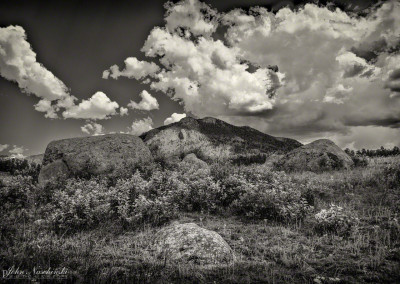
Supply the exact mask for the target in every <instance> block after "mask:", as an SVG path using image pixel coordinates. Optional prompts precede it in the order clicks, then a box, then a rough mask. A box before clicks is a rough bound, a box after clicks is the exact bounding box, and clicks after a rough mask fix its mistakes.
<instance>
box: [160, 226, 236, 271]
mask: <svg viewBox="0 0 400 284" xmlns="http://www.w3.org/2000/svg"><path fill="white" fill-rule="evenodd" d="M154 247H155V250H156V253H157V255H158V257H159V258H162V259H165V258H166V259H167V260H172V261H178V262H185V263H187V262H193V263H196V264H221V263H229V262H231V261H233V260H234V254H233V251H232V249H231V248H230V246H229V245H228V244H227V242H226V241H225V240H224V239H223V238H222V237H221V236H220V235H219V234H218V233H217V232H214V231H210V230H207V229H204V228H201V227H199V226H198V225H196V224H194V223H186V224H178V223H173V224H172V225H170V226H168V227H165V228H163V229H161V230H160V231H158V232H157V234H156V236H155V241H154Z"/></svg>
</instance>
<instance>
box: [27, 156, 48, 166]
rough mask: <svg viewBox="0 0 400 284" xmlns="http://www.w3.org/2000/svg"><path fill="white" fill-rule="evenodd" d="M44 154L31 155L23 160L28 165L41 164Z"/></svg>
mask: <svg viewBox="0 0 400 284" xmlns="http://www.w3.org/2000/svg"><path fill="white" fill-rule="evenodd" d="M43 156H44V154H37V155H31V156H28V157H26V158H25V160H28V162H30V163H36V164H42V161H43Z"/></svg>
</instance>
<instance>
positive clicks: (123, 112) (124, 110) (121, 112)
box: [119, 107, 128, 116]
mask: <svg viewBox="0 0 400 284" xmlns="http://www.w3.org/2000/svg"><path fill="white" fill-rule="evenodd" d="M119 115H120V116H125V115H128V109H127V108H126V107H120V108H119Z"/></svg>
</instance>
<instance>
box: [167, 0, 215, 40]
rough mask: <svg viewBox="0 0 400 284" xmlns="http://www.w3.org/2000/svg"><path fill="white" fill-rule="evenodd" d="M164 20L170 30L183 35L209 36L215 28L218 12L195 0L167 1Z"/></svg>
mask: <svg viewBox="0 0 400 284" xmlns="http://www.w3.org/2000/svg"><path fill="white" fill-rule="evenodd" d="M165 8H166V9H167V13H166V17H165V21H166V27H167V29H168V30H169V31H170V32H177V33H180V34H181V35H183V36H185V37H190V34H193V35H194V36H200V35H201V36H210V35H211V34H212V33H214V32H215V30H216V28H217V21H218V17H219V15H218V13H217V11H216V10H214V9H211V8H210V6H208V5H207V4H204V3H202V2H200V1H197V0H187V1H181V2H178V3H176V4H174V3H172V2H168V3H167V4H166V5H165Z"/></svg>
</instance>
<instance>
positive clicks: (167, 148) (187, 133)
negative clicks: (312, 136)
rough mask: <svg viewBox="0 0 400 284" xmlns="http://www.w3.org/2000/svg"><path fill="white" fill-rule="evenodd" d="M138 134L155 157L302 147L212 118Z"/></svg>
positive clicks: (223, 156)
mask: <svg viewBox="0 0 400 284" xmlns="http://www.w3.org/2000/svg"><path fill="white" fill-rule="evenodd" d="M140 137H141V138H142V139H143V141H144V142H145V144H146V145H147V146H148V147H149V149H150V151H151V152H152V153H153V156H155V157H157V156H162V157H182V156H184V155H186V154H188V153H196V155H197V156H198V157H200V158H202V159H209V160H215V159H226V158H232V157H236V156H240V155H247V156H248V155H259V154H266V155H269V154H271V153H276V152H279V153H287V152H289V151H291V150H293V149H295V148H298V147H300V146H302V144H301V143H300V142H298V141H296V140H294V139H289V138H282V137H274V136H271V135H268V134H265V133H262V132H260V131H258V130H255V129H253V128H251V127H248V126H241V127H240V126H234V125H232V124H229V123H227V122H225V121H222V120H219V119H216V118H212V117H206V118H203V119H195V118H193V117H186V118H183V119H182V120H180V121H179V122H175V123H172V124H169V125H166V126H162V127H159V128H156V129H152V130H150V131H148V132H146V133H144V134H143V135H141V136H140Z"/></svg>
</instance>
